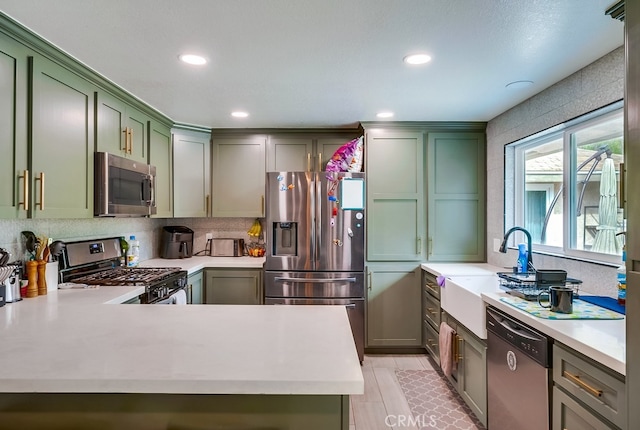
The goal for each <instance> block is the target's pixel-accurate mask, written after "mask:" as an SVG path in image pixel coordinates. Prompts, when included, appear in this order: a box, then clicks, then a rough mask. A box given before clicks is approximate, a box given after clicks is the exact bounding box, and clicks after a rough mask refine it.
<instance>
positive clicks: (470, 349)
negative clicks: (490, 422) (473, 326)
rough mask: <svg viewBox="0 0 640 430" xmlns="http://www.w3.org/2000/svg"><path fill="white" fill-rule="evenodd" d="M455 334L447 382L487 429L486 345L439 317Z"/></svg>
mask: <svg viewBox="0 0 640 430" xmlns="http://www.w3.org/2000/svg"><path fill="white" fill-rule="evenodd" d="M443 319H444V321H446V322H447V324H449V325H450V326H451V327H452V328H453V329H454V330H455V331H456V334H455V336H454V340H453V345H452V356H453V360H454V363H455V365H454V371H453V372H452V374H451V376H450V377H449V381H450V382H451V384H452V385H453V387H454V388H455V389H456V390H457V391H458V394H460V396H461V397H462V399H463V400H464V401H465V403H466V404H467V405H468V406H469V407H470V408H471V411H472V412H473V413H474V414H475V415H476V417H478V419H479V420H480V422H481V423H482V424H483V425H485V426H486V425H487V343H486V341H484V340H482V339H480V338H478V337H477V336H475V335H474V334H473V333H471V332H470V331H468V330H467V329H466V328H465V327H464V326H463V325H462V324H460V323H458V322H457V321H456V320H455V319H453V318H451V317H450V316H449V315H448V314H443Z"/></svg>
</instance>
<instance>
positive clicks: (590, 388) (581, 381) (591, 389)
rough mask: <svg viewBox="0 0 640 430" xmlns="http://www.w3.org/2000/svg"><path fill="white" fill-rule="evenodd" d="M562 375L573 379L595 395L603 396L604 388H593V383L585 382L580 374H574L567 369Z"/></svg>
mask: <svg viewBox="0 0 640 430" xmlns="http://www.w3.org/2000/svg"><path fill="white" fill-rule="evenodd" d="M562 376H564V377H566V378H568V379H570V380H571V381H573V382H574V383H576V384H577V385H578V386H580V387H581V388H583V389H584V390H585V391H587V392H589V393H591V394H592V395H593V396H596V397H602V390H599V389H597V388H593V387H592V386H591V385H589V384H587V383H586V382H584V381H583V380H582V379H580V375H574V374H573V373H571V372H569V371H567V370H565V371H564V372H562Z"/></svg>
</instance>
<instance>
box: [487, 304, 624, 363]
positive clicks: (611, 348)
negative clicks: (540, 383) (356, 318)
mask: <svg viewBox="0 0 640 430" xmlns="http://www.w3.org/2000/svg"><path fill="white" fill-rule="evenodd" d="M506 296H508V294H507V293H504V292H503V293H482V298H483V299H484V301H485V302H486V303H488V304H490V305H492V306H494V307H496V308H498V309H500V310H502V311H504V312H506V313H507V314H509V315H511V316H513V317H514V318H516V319H517V320H519V321H521V322H523V323H525V324H527V325H529V326H531V327H533V328H535V329H536V330H540V331H541V332H543V333H544V334H546V335H548V336H551V337H552V338H554V339H555V340H557V341H559V342H562V343H564V344H565V345H567V346H569V347H571V348H573V349H575V350H576V351H578V352H581V353H582V354H584V355H586V356H587V357H589V358H592V359H593V360H595V361H597V362H599V363H601V364H603V365H605V366H606V367H609V368H610V369H613V370H615V371H616V372H618V373H620V374H622V375H624V374H625V373H626V369H625V367H626V364H625V363H626V330H625V320H624V319H620V320H562V321H560V320H548V319H544V318H538V317H535V316H533V315H531V314H530V313H528V312H524V311H521V310H520V309H517V308H515V307H513V306H511V305H510V304H508V303H505V302H503V301H501V300H500V298H501V297H506Z"/></svg>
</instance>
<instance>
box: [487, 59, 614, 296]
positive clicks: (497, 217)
mask: <svg viewBox="0 0 640 430" xmlns="http://www.w3.org/2000/svg"><path fill="white" fill-rule="evenodd" d="M623 97H624V47H620V48H618V49H616V50H614V51H612V52H610V53H609V54H607V55H605V56H604V57H602V58H601V59H599V60H597V61H595V62H594V63H592V64H590V65H588V66H587V67H585V68H584V69H582V70H580V71H578V72H576V73H574V74H573V75H571V76H569V77H567V78H565V79H563V80H562V81H560V82H558V83H556V84H554V85H553V86H551V87H549V88H547V89H545V90H544V91H542V92H540V93H538V94H537V95H535V96H533V97H531V98H530V99H528V100H526V101H524V102H523V103H521V104H519V105H517V106H515V107H513V108H512V109H510V110H508V111H506V112H504V113H502V114H501V115H499V116H497V117H496V118H494V119H492V120H491V121H489V123H488V124H487V262H488V263H490V264H493V265H496V266H504V267H511V266H513V263H514V262H515V261H516V258H517V252H516V251H514V250H510V251H508V252H507V254H502V253H499V252H494V240H496V239H497V240H500V241H501V240H502V237H503V235H504V231H505V229H504V210H505V208H504V195H505V191H506V192H512V191H513V190H512V187H513V185H512V184H513V178H510V177H507V178H505V171H504V164H505V163H504V146H505V145H506V144H508V143H511V142H514V141H516V140H519V139H521V138H523V137H526V136H529V135H531V134H534V133H537V132H539V131H542V130H545V129H547V128H549V127H552V126H554V125H557V124H560V123H562V122H565V121H567V120H569V119H572V118H575V117H578V116H580V115H583V114H585V113H587V112H590V111H593V110H595V109H597V108H600V107H602V106H606V105H608V104H610V103H613V102H615V101H618V100H621V99H622V98H623ZM505 187H506V190H505ZM533 260H534V265H535V266H536V267H538V268H545V269H565V270H567V272H568V274H569V276H571V277H574V278H578V279H581V280H582V281H583V285H582V290H584V291H587V292H590V293H594V294H601V295H608V296H611V297H615V296H616V284H615V267H611V266H607V265H600V264H593V263H588V262H581V261H576V260H571V259H566V258H560V257H554V256H549V255H540V254H536V253H534V255H533Z"/></svg>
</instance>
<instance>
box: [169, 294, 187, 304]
mask: <svg viewBox="0 0 640 430" xmlns="http://www.w3.org/2000/svg"><path fill="white" fill-rule="evenodd" d="M171 299H172V300H171V302H172V304H174V305H186V304H187V293H186V292H185V291H184V290H180V291H178V292H177V293H175V294H172V295H171Z"/></svg>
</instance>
